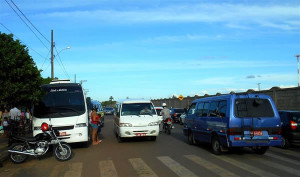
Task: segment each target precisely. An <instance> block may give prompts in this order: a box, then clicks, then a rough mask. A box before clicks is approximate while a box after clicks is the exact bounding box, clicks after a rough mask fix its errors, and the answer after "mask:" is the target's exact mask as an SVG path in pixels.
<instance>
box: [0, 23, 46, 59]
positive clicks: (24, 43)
mask: <svg viewBox="0 0 300 177" xmlns="http://www.w3.org/2000/svg"><path fill="white" fill-rule="evenodd" d="M0 24H1V25H2V26H3V27H4V28H5V29H6V30H7V31H9V32H10V33H11V34H13V35H14V36H15V37H16V38H17V39H18V40H19V41H21V42H22V43H23V44H25V45H26V46H27V47H28V48H29V49H30V50H32V51H34V52H35V53H37V54H38V55H39V56H40V57H42V58H45V57H43V56H42V55H41V54H40V53H38V52H37V51H36V50H34V49H33V48H31V47H30V46H29V45H27V44H26V43H25V42H24V41H22V39H20V38H19V37H18V36H17V35H15V34H14V33H13V32H12V31H11V30H10V29H8V28H7V27H6V26H5V25H4V24H3V23H1V22H0ZM49 52H50V50H49ZM49 52H48V54H47V57H48V55H49ZM47 57H46V58H45V59H47Z"/></svg>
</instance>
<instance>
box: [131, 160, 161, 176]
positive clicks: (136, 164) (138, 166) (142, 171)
mask: <svg viewBox="0 0 300 177" xmlns="http://www.w3.org/2000/svg"><path fill="white" fill-rule="evenodd" d="M129 161H130V163H131V165H132V166H133V168H134V169H135V171H136V172H137V174H138V175H139V176H140V177H157V175H156V174H155V173H154V171H153V170H151V168H150V167H149V166H148V165H147V164H146V163H145V162H144V161H143V160H142V159H141V158H134V159H129Z"/></svg>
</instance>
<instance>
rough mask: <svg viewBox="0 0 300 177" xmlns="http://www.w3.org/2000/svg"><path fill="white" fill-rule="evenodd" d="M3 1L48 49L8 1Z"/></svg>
mask: <svg viewBox="0 0 300 177" xmlns="http://www.w3.org/2000/svg"><path fill="white" fill-rule="evenodd" d="M5 2H6V3H7V4H8V5H9V7H10V8H11V9H12V10H13V11H14V12H15V14H16V15H17V16H18V17H19V18H20V19H21V20H22V21H23V23H24V24H25V25H26V26H27V27H28V28H29V29H30V31H31V32H32V33H33V34H34V35H35V37H37V38H38V40H39V41H40V42H41V43H42V44H43V45H44V47H45V48H46V49H47V50H49V48H48V47H47V46H46V45H45V44H44V43H43V42H42V40H41V39H40V38H39V37H38V36H37V35H36V34H35V32H34V31H33V30H32V29H31V28H30V26H28V24H27V23H26V22H25V21H24V20H23V19H22V17H21V16H20V15H19V14H18V13H17V12H16V10H15V9H14V8H13V7H12V6H11V5H10V3H9V2H7V0H5Z"/></svg>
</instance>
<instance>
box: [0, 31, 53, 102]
mask: <svg viewBox="0 0 300 177" xmlns="http://www.w3.org/2000/svg"><path fill="white" fill-rule="evenodd" d="M0 63H1V64H0V93H1V94H0V106H18V107H31V106H32V105H33V104H34V103H35V102H37V101H38V100H39V99H40V96H41V93H42V92H41V88H40V86H41V84H42V82H43V78H42V77H41V74H40V70H38V68H37V66H36V65H35V63H34V61H33V59H32V57H31V56H30V55H29V54H28V48H27V47H26V46H25V45H23V44H21V42H20V41H19V40H14V39H13V35H12V34H9V35H8V34H5V33H1V32H0ZM44 82H48V80H47V79H44Z"/></svg>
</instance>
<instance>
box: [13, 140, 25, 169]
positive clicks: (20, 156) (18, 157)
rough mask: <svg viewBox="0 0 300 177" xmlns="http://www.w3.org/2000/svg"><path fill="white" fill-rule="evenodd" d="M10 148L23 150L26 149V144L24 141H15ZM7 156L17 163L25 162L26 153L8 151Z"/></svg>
mask: <svg viewBox="0 0 300 177" xmlns="http://www.w3.org/2000/svg"><path fill="white" fill-rule="evenodd" d="M10 150H13V151H20V152H23V151H26V145H25V144H24V143H16V144H13V145H12V146H11V148H10ZM9 158H10V160H11V161H12V162H13V163H17V164H18V163H23V162H25V161H26V159H27V158H28V155H25V154H19V153H14V152H10V154H9Z"/></svg>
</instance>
